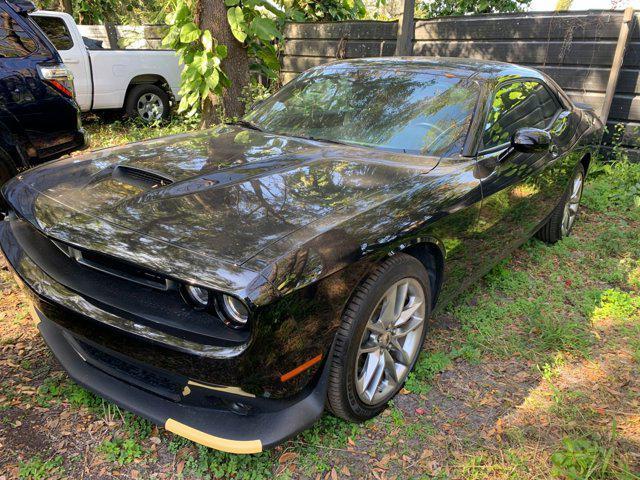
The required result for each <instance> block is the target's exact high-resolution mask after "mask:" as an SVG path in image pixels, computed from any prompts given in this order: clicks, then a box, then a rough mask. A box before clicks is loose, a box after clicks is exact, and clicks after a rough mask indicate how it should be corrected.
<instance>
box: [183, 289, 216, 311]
mask: <svg viewBox="0 0 640 480" xmlns="http://www.w3.org/2000/svg"><path fill="white" fill-rule="evenodd" d="M183 292H184V296H185V297H186V300H187V302H188V303H189V304H190V305H191V306H192V307H193V308H196V309H198V310H204V309H205V308H207V306H208V305H209V300H210V296H211V294H210V293H209V290H207V289H206V288H202V287H196V286H194V285H187V286H185V287H184V289H183Z"/></svg>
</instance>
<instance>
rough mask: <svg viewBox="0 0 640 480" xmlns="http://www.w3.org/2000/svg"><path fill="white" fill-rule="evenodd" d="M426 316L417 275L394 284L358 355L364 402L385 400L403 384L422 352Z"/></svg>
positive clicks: (359, 385)
mask: <svg viewBox="0 0 640 480" xmlns="http://www.w3.org/2000/svg"><path fill="white" fill-rule="evenodd" d="M424 316H425V300H424V291H423V289H422V286H421V285H420V283H419V282H418V281H417V280H415V279H413V278H405V279H403V280H400V281H399V282H396V283H395V284H393V285H392V286H391V288H389V289H388V290H387V291H386V292H385V294H384V296H383V297H382V299H381V300H380V302H378V305H377V306H376V308H375V310H374V311H373V314H372V315H371V318H370V319H369V321H368V322H367V326H366V327H365V331H364V333H363V335H362V339H361V341H360V347H359V348H358V356H357V358H356V372H355V373H356V391H357V392H358V396H359V397H360V399H361V400H362V401H363V402H364V403H367V404H369V405H372V404H379V403H382V402H385V401H387V400H388V399H389V398H391V397H392V396H393V395H394V394H395V393H396V392H397V390H398V389H399V388H400V385H402V383H403V382H404V380H405V379H406V377H407V375H408V374H409V369H410V367H411V364H412V363H413V361H414V360H415V358H416V357H417V355H418V353H419V352H420V346H421V345H420V340H421V339H422V331H423V329H424V321H425V318H424Z"/></svg>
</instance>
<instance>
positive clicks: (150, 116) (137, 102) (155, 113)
mask: <svg viewBox="0 0 640 480" xmlns="http://www.w3.org/2000/svg"><path fill="white" fill-rule="evenodd" d="M125 112H126V114H127V116H128V117H130V118H139V119H140V120H142V121H143V122H145V123H154V122H159V121H162V120H166V119H167V118H169V114H170V113H171V101H170V99H169V94H168V93H167V92H166V91H165V90H164V89H163V88H160V87H158V86H157V85H153V84H151V83H143V84H140V85H135V86H134V87H132V88H131V90H130V91H129V94H128V95H127V99H126V101H125Z"/></svg>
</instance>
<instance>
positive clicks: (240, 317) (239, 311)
mask: <svg viewBox="0 0 640 480" xmlns="http://www.w3.org/2000/svg"><path fill="white" fill-rule="evenodd" d="M221 303H222V310H223V313H224V315H225V317H226V318H227V320H229V323H230V324H231V326H233V327H244V326H245V325H246V324H247V322H248V321H249V310H248V309H247V307H246V306H245V304H244V303H242V302H241V301H240V300H238V299H237V298H236V297H232V296H230V295H222V302H221Z"/></svg>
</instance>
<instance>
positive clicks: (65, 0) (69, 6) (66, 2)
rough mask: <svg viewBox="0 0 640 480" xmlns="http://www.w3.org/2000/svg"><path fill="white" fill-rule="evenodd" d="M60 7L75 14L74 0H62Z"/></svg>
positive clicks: (70, 13)
mask: <svg viewBox="0 0 640 480" xmlns="http://www.w3.org/2000/svg"><path fill="white" fill-rule="evenodd" d="M60 7H61V8H62V11H63V12H65V13H68V14H69V15H73V0H60Z"/></svg>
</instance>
